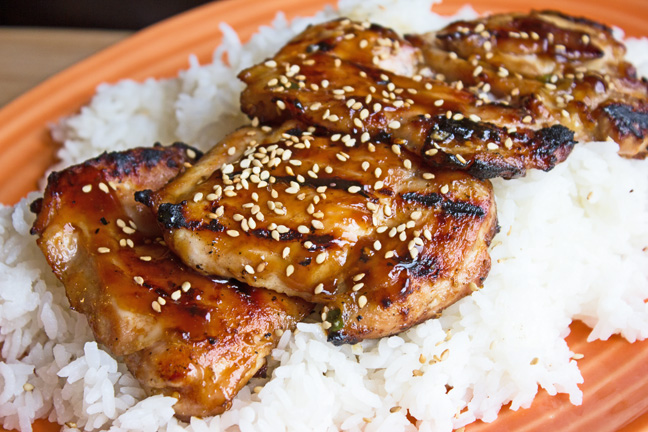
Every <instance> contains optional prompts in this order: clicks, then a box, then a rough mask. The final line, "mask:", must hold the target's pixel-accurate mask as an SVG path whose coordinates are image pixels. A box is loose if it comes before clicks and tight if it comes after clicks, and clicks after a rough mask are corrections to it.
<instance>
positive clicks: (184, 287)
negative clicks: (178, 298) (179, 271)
mask: <svg viewBox="0 0 648 432" xmlns="http://www.w3.org/2000/svg"><path fill="white" fill-rule="evenodd" d="M181 288H182V292H187V291H189V290H190V289H191V282H189V281H184V282H182V285H181Z"/></svg>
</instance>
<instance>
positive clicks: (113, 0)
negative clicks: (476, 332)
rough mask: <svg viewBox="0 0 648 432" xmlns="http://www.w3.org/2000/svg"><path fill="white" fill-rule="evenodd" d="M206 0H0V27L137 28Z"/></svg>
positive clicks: (206, 0)
mask: <svg viewBox="0 0 648 432" xmlns="http://www.w3.org/2000/svg"><path fill="white" fill-rule="evenodd" d="M208 1H209V0H0V26H46V27H74V28H100V29H118V30H138V29H141V28H143V27H146V26H148V25H150V24H153V23H155V22H157V21H160V20H162V19H164V18H167V17H170V16H172V15H175V14H178V13H180V12H182V11H185V10H187V9H190V8H193V7H195V6H199V5H201V4H204V3H207V2H208Z"/></svg>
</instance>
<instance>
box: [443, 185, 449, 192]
mask: <svg viewBox="0 0 648 432" xmlns="http://www.w3.org/2000/svg"><path fill="white" fill-rule="evenodd" d="M449 190H450V187H449V186H448V185H443V186H441V193H442V194H447V193H448V191H449Z"/></svg>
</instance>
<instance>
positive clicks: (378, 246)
mask: <svg viewBox="0 0 648 432" xmlns="http://www.w3.org/2000/svg"><path fill="white" fill-rule="evenodd" d="M373 247H374V249H375V250H377V251H379V250H380V249H382V243H380V240H376V241H375V242H374V244H373Z"/></svg>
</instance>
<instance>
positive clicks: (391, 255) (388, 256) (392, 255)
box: [385, 251, 395, 259]
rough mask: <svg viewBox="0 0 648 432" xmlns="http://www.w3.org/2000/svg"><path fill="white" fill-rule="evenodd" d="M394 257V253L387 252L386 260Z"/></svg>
mask: <svg viewBox="0 0 648 432" xmlns="http://www.w3.org/2000/svg"><path fill="white" fill-rule="evenodd" d="M394 255H395V253H394V251H387V252H385V259H390V258H393V257H394Z"/></svg>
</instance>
